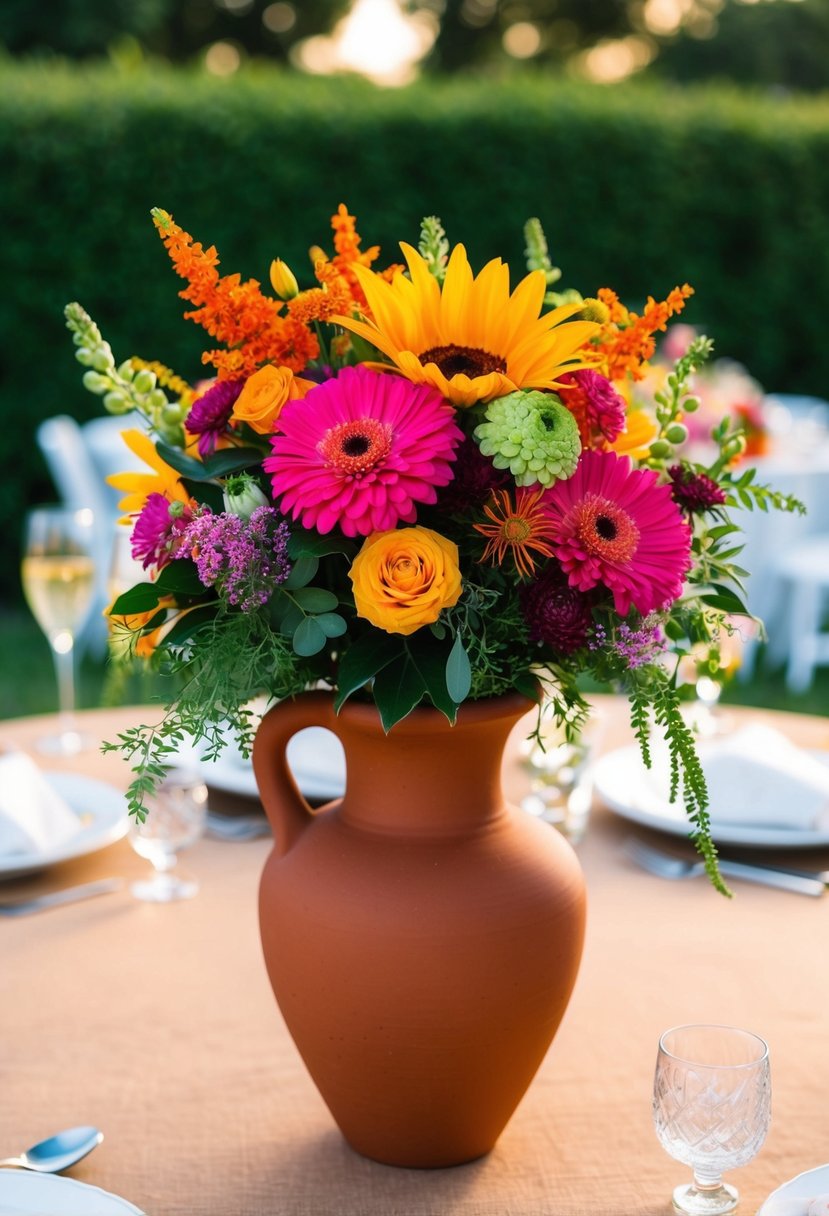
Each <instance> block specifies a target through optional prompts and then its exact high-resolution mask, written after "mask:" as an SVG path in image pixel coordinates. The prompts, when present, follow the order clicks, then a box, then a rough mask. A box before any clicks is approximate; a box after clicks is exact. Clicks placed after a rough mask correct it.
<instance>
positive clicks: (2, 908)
mask: <svg viewBox="0 0 829 1216" xmlns="http://www.w3.org/2000/svg"><path fill="white" fill-rule="evenodd" d="M123 885H124V880H123V878H101V879H99V880H98V881H97V882H85V883H82V884H81V886H79V887H64V888H63V890H61V891H50V892H49V893H48V894H47V895H34V896H30V897H28V898H26V899H13V900H4V901H3V902H0V916H26V915H27V913H29V912H40V911H42V910H43V909H45V908H57V907H60V905H61V904H74V903H75V902H76V901H77V900H79V899H90V898H91V897H92V896H93V895H106V894H107V893H108V892H109V891H118V890H119V889H120V888H121V887H122V886H123ZM87 1130H89V1129H87Z"/></svg>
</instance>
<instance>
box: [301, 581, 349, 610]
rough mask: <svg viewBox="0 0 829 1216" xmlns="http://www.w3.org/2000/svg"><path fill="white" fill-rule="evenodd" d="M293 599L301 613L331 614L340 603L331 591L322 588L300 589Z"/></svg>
mask: <svg viewBox="0 0 829 1216" xmlns="http://www.w3.org/2000/svg"><path fill="white" fill-rule="evenodd" d="M294 599H295V600H296V602H297V603H298V604H299V606H300V608H302V610H303V612H333V611H334V609H335V608H336V607H337V606H338V605H339V602H340V601H339V600H338V599H337V597H336V595H334V592H333V591H326V590H325V589H324V588H323V587H301V588H300V589H299V591H296V592H295V593H294Z"/></svg>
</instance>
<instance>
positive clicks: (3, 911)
mask: <svg viewBox="0 0 829 1216" xmlns="http://www.w3.org/2000/svg"><path fill="white" fill-rule="evenodd" d="M123 885H124V880H123V878H100V879H98V881H97V882H85V883H82V884H81V885H80V886H79V887H64V888H63V889H62V890H60V891H50V892H49V893H48V895H34V896H31V897H29V898H28V899H13V900H5V901H3V902H0V916H26V915H27V914H28V913H29V912H41V911H43V909H45V908H58V907H60V906H61V904H74V903H75V902H76V901H77V900H80V899H90V898H91V897H92V896H93V895H106V894H108V893H109V892H110V891H118V890H120V888H121V887H123Z"/></svg>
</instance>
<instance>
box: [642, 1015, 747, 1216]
mask: <svg viewBox="0 0 829 1216" xmlns="http://www.w3.org/2000/svg"><path fill="white" fill-rule="evenodd" d="M770 1114H771V1078H770V1074H769V1049H768V1046H767V1044H766V1043H765V1042H764V1040H763V1039H761V1038H760V1037H759V1036H758V1035H756V1034H752V1033H751V1032H750V1031H748V1030H740V1029H738V1028H737V1027H733V1026H677V1027H675V1028H674V1029H673V1030H666V1031H665V1033H664V1034H663V1035H662V1036H661V1038H660V1040H659V1051H658V1053H657V1058H656V1074H655V1077H654V1086H653V1119H654V1125H655V1127H656V1135H657V1137H658V1139H659V1142H660V1144H661V1145H662V1147H663V1148H664V1149H665V1150H666V1152H668V1153H669V1154H670V1156H671V1157H673V1158H674V1159H675V1160H676V1161H681V1162H683V1164H685V1165H690V1166H691V1169H692V1170H693V1181H692V1182H689V1183H686V1184H684V1185H682V1186H678V1187H676V1188H675V1190H674V1192H673V1203H674V1209H675V1210H676V1211H677V1212H685V1213H688V1214H689V1216H720V1213H723V1212H731V1211H733V1209H734V1208H735V1207H736V1206H737V1202H738V1199H739V1195H738V1192H737V1189H736V1187H733V1186H730V1185H728V1184H727V1183H724V1182H723V1181H722V1173H723V1171H724V1170H727V1169H734V1168H735V1167H737V1166H740V1165H746V1164H747V1162H749V1161H751V1159H752V1158H753V1157H754V1156H755V1155H756V1153H757V1152H758V1151H759V1149H760V1147H761V1145H762V1144H763V1141H764V1140H765V1138H766V1133H767V1131H768V1127H769V1119H770Z"/></svg>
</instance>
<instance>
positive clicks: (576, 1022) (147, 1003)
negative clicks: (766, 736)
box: [0, 699, 829, 1216]
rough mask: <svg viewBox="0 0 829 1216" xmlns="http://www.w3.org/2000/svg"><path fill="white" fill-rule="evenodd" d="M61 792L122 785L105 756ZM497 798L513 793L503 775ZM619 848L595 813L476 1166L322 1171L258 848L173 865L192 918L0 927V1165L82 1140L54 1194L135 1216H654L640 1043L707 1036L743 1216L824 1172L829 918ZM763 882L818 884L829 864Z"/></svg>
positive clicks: (311, 1093) (34, 731)
mask: <svg viewBox="0 0 829 1216" xmlns="http://www.w3.org/2000/svg"><path fill="white" fill-rule="evenodd" d="M606 706H607V708H608V709H609V717H610V725H609V730H608V733H607V736H606V739H605V746H606V747H614V746H617V745H619V744H621V743H625V742H627V741H628V740H629V737H630V736H629V732H628V730H627V727H626V715H625V708H624V705H623V704H617V703H615V702H614V701H612V700H609V699H608V700H607V701H606ZM154 712H156V711H154V710H152V709H146V708H145V709H126V710H123V709H122V710H114V711H100V712H99V711H96V712H92V713H88V714H86V715H84V728H85V729H86V730H88V731H90V732H92V733H93V734H95V735H98V736H99V737H101V738H107V739H112V738H114V737H115V734H116V732H117V731H119V730H121V729H123V728H124V727H126V726H127V725H131V724H135V723H137V722H139V721H146V720H148V719H149V720H151V719H152V714H153V713H154ZM729 712H737V713H738V715H739V717H740V718H749V717H754V716H756V712H755V711H731V710H729ZM762 716H763V717H764V718H765V719H766V720H767V721H770V722H772V723H773V724H775V725H778V726H780V727H781V728H782V729H784V730H785V731H786V732H787V733H788V734H789V735H790V736H791V737H792V738H794V739H795V740H796V741H797V742H798V743H800V744H801V745H803V746H808V747H822V748H825V749H829V720H826V719H819V718H806V717H795V716H790V715H779V714H777V715H773V714H765V713H763V714H762ZM54 725H55V723H54V720H51V721H50V720H49V719H45V718H39V719H38V718H29V719H20V720H17V721H14V722H0V744H6V745H14V746H19V747H23V748H29V747H30V746H31V745H32V742H33V740H34V739H35V738H36V737H38V736H39V735H40V734H42V733H44V731H45V730H46V729H47V728H49V727H54ZM39 759H40V758H39ZM42 762H43V763H45V761H42ZM53 766H54V764H53ZM58 767H62V768H65V769H72V770H74V771H76V772H81V773H85V774H88V775H90V776H95V777H98V778H101V779H104V780H108V781H110V782H112V783H113V784H116V785H119V786H125V785H126V782H127V779H128V770H127V768H126V765H125V764H124V762H123V761H122V760H121V759H120V758H119V757H118V756H116V755H107V756H101V755H100V754H98V753H97V752H91V753H87V754H86V755H84V756H79V757H77V758H75V759H74V760H73V761H71V762H66V761H63V762H61V763H60V764H59V765H58ZM506 778H507V784H508V786H509V787H510V788H511V789H512V791H513V792H515V793H517V792H518V791H520V788H521V783H522V781H523V780H524V778H523V776H522V774H521V772H520V770H519V769H518V767H517V765H516V764H515V763H514V762H512V763H509V764H508V765H507V768H506ZM551 830H553V829H551ZM631 832H636V833H638V834H641V835H643V836H645V837H648V838H651V839H654V836H653V834H651V833H649V832H647V831H645V830H644V829H639V828H634V827H633V826H632V825H629V824H627V823H625V822H624V821H622V820H620V819H618V818H617V817H615V816H613V815H612V814H611V813H610V812H608V811H606V810H604V809H602V808H595V809H594V814H593V818H592V821H591V826H590V830H589V833H588V836H587V838H586V839H585V841H584V843H583V844H582V845H581V846H580V847H579V853H580V856H581V860H582V863H583V866H584V870H585V873H586V876H587V882H588V889H589V900H590V906H589V917H588V934H587V944H586V949H585V956H584V962H583V966H582V970H581V973H580V976H579V980H578V983H577V986H576V991H575V993H574V996H573V1000H572V1002H571V1005H570V1007H569V1010H568V1012H567V1014H566V1017H565V1020H564V1023H563V1025H562V1027H561V1029H560V1031H559V1033H558V1035H557V1037H556V1040H555V1042H554V1043H553V1046H552V1048H551V1049H550V1051H549V1053H548V1055H547V1057H546V1059H545V1061H544V1063H543V1065H542V1067H541V1069H540V1071H539V1073H538V1075H537V1076H536V1078H535V1080H534V1082H533V1084H532V1085H531V1087H530V1089H529V1091H528V1093H527V1095H526V1097H525V1098H524V1100H523V1102H522V1103H521V1105H520V1106H519V1108H518V1110H517V1112H516V1114H515V1115H514V1117H513V1119H512V1121H511V1122H510V1124H509V1125H508V1127H507V1129H506V1131H505V1132H504V1134H503V1136H502V1137H501V1140H500V1141H499V1143H498V1145H497V1146H496V1148H495V1150H494V1151H493V1152H492V1153H491V1154H490V1155H489V1156H488V1157H487V1158H485V1159H483V1160H481V1161H478V1162H475V1163H473V1164H471V1165H467V1166H463V1167H460V1168H456V1169H451V1170H443V1171H412V1170H397V1169H392V1168H389V1167H385V1166H381V1165H377V1164H374V1163H372V1162H370V1161H367V1160H364V1159H363V1158H361V1157H358V1156H357V1155H356V1154H354V1153H353V1152H352V1151H351V1150H350V1149H349V1148H348V1147H347V1146H346V1145H345V1143H344V1142H343V1141H342V1139H341V1137H340V1135H339V1133H338V1131H337V1130H336V1128H335V1127H334V1125H333V1123H332V1120H331V1118H330V1116H329V1114H328V1112H327V1110H326V1108H325V1106H324V1104H323V1102H322V1100H321V1098H320V1097H319V1096H318V1094H317V1092H316V1090H315V1088H314V1087H313V1085H312V1083H311V1081H310V1080H309V1078H308V1076H307V1074H306V1072H305V1069H304V1067H303V1065H302V1063H301V1061H300V1059H299V1056H298V1054H297V1052H296V1050H295V1048H294V1047H293V1044H292V1042H291V1040H290V1038H289V1036H288V1034H287V1032H286V1030H285V1028H284V1025H283V1023H282V1020H281V1017H280V1015H279V1013H278V1011H277V1008H276V1005H275V1003H274V1001H273V997H272V995H271V991H270V988H269V986H268V981H267V978H266V975H265V969H264V965H263V963H262V960H261V957H260V947H259V942H258V933H257V919H256V917H257V913H256V900H257V882H258V876H259V873H260V870H261V868H262V864H263V862H264V859H265V856H266V853H267V850H268V847H269V846H268V843H267V841H264V840H258V841H254V842H249V843H226V842H218V841H215V840H211V839H205V840H203V841H201V842H200V843H199V844H198V845H196V846H195V847H194V848H192V849H191V850H189V851H188V853H187V854H185V855H184V858H183V861H184V864H185V865H186V866H187V868H189V869H190V870H192V871H194V872H195V873H196V874H197V876H198V878H199V880H200V882H201V891H200V893H199V895H198V896H197V897H196V898H195V899H194V900H192V901H189V902H183V903H178V904H171V905H167V906H159V905H148V904H140V903H138V902H137V901H135V900H134V899H133V898H132V897H131V896H130V894H129V891H128V890H127V889H126V888H125V889H124V890H123V891H122V892H119V893H116V894H111V895H107V896H103V897H101V898H98V899H94V900H90V901H88V902H86V903H81V904H77V905H73V906H71V907H65V908H62V909H59V910H53V911H49V912H44V913H41V914H38V915H34V916H30V917H26V918H21V919H19V920H12V919H9V920H4V921H0V1028H2V1034H0V1079H1V1080H0V1094H2V1101H0V1156H5V1155H7V1154H11V1153H12V1152H14V1151H16V1150H19V1149H22V1148H23V1147H25V1146H27V1145H28V1144H30V1143H33V1142H34V1141H35V1140H37V1139H39V1138H40V1137H42V1136H45V1135H47V1134H49V1133H50V1132H52V1131H53V1130H56V1129H58V1128H61V1127H66V1126H70V1125H72V1124H77V1123H94V1124H96V1125H97V1126H99V1127H100V1128H101V1129H102V1130H103V1131H104V1132H105V1135H106V1139H105V1141H104V1144H103V1145H102V1146H101V1147H100V1148H99V1149H97V1150H96V1151H95V1152H94V1154H93V1155H92V1156H91V1157H89V1158H88V1159H87V1160H86V1161H84V1162H82V1163H81V1164H80V1165H79V1166H77V1167H76V1168H75V1169H74V1171H72V1173H73V1176H74V1177H76V1178H79V1179H82V1180H85V1181H88V1182H91V1183H94V1184H95V1185H98V1186H101V1187H104V1188H105V1189H108V1190H112V1191H115V1192H116V1193H118V1194H121V1195H123V1196H124V1197H126V1198H128V1199H131V1200H132V1201H133V1202H134V1203H136V1204H138V1205H139V1206H140V1207H142V1208H143V1209H145V1210H146V1212H147V1213H149V1214H151V1216H194V1214H198V1216H265V1214H266V1213H267V1214H268V1216H271V1214H276V1213H279V1214H280V1216H281V1214H283V1213H284V1214H285V1216H449V1214H450V1213H451V1216H547V1214H549V1216H657V1214H659V1213H668V1212H669V1211H670V1192H671V1189H672V1187H673V1186H674V1185H675V1184H676V1183H677V1182H680V1181H683V1180H684V1178H685V1176H686V1171H685V1168H684V1167H683V1166H681V1165H679V1164H678V1163H676V1162H673V1161H672V1160H671V1159H670V1158H668V1157H667V1156H666V1154H665V1153H664V1152H663V1151H662V1149H661V1148H660V1146H659V1144H658V1143H657V1141H656V1138H655V1135H654V1132H653V1127H652V1123H651V1111H650V1100H651V1083H652V1076H653V1066H654V1060H655V1055H656V1043H657V1038H658V1036H659V1033H660V1032H661V1031H662V1030H663V1029H665V1028H667V1027H668V1026H671V1025H675V1024H677V1023H682V1022H693V1021H714V1022H724V1023H732V1024H737V1025H741V1026H745V1027H747V1028H750V1029H753V1030H755V1031H757V1032H758V1033H760V1034H762V1035H763V1036H764V1037H766V1038H767V1039H768V1041H769V1044H770V1049H771V1061H772V1075H773V1121H772V1127H771V1131H770V1134H769V1138H768V1140H767V1142H766V1145H765V1147H764V1148H763V1149H762V1150H761V1153H760V1155H759V1156H758V1157H757V1158H756V1159H755V1160H754V1162H752V1163H751V1164H750V1165H748V1166H746V1167H745V1168H743V1169H741V1170H736V1171H734V1173H733V1177H732V1181H734V1182H735V1183H736V1185H737V1186H738V1187H739V1188H740V1189H741V1191H742V1194H743V1204H742V1205H741V1209H740V1210H741V1212H743V1213H745V1214H746V1216H749V1214H750V1213H753V1212H755V1211H756V1209H757V1208H758V1207H759V1205H760V1203H761V1202H762V1200H763V1199H764V1198H765V1196H766V1195H767V1194H768V1193H769V1192H770V1191H771V1190H772V1189H773V1188H774V1187H775V1186H777V1185H778V1184H779V1183H781V1182H783V1181H784V1180H786V1179H787V1178H789V1177H791V1176H792V1175H794V1174H796V1173H799V1172H800V1171H801V1170H805V1169H809V1168H811V1167H813V1166H816V1165H820V1164H823V1163H824V1162H826V1161H829V952H828V951H827V929H828V928H829V919H827V918H828V917H829V896H827V897H826V899H809V898H806V897H804V896H799V895H790V894H787V893H784V892H779V891H773V890H769V889H764V888H759V887H751V886H748V885H740V886H739V887H737V888H736V898H735V899H734V900H732V901H726V900H725V899H723V898H722V897H721V896H719V895H717V894H716V893H715V892H714V891H713V890H712V889H711V888H710V887H709V886H708V885H707V883H706V881H705V880H698V881H691V882H687V883H671V882H667V881H665V880H662V879H658V878H654V877H651V876H650V875H647V874H644V873H642V872H640V871H639V870H637V869H635V868H634V867H633V865H632V864H631V863H630V862H629V861H628V860H627V859H626V857H625V855H624V852H623V849H622V843H623V840H624V838H625V837H626V836H627V835H628V834H630V833H631ZM667 840H668V838H667V837H666V838H664V841H667ZM786 860H787V861H790V862H792V863H794V862H797V863H798V864H803V865H806V866H807V867H809V868H812V869H816V868H819V867H826V866H829V850H812V851H809V852H805V853H803V854H802V855H796V854H790V855H787V857H786ZM145 864H146V863H144V862H143V861H142V860H141V859H140V858H138V857H137V856H135V855H134V854H133V853H132V851H131V849H130V847H129V845H128V844H127V843H126V841H122V842H120V843H118V844H116V845H113V846H110V847H109V848H107V849H105V850H103V851H102V852H100V853H97V854H95V855H92V856H89V857H87V858H83V859H80V860H77V861H73V862H67V863H64V864H63V865H62V866H60V867H59V868H57V869H55V870H52V871H50V872H49V873H46V874H43V875H40V876H38V877H33V878H30V879H27V880H18V881H16V882H14V883H5V884H3V887H2V889H0V896H6V895H8V896H11V895H12V894H21V893H23V892H31V893H32V894H34V893H37V892H38V891H40V890H44V889H49V888H51V887H54V886H57V885H64V884H70V883H74V882H81V881H86V880H88V879H92V878H95V877H104V876H108V875H112V874H120V875H123V876H125V877H127V878H132V877H134V876H135V875H137V874H138V873H140V872H142V871H143V869H144V867H145Z"/></svg>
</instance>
